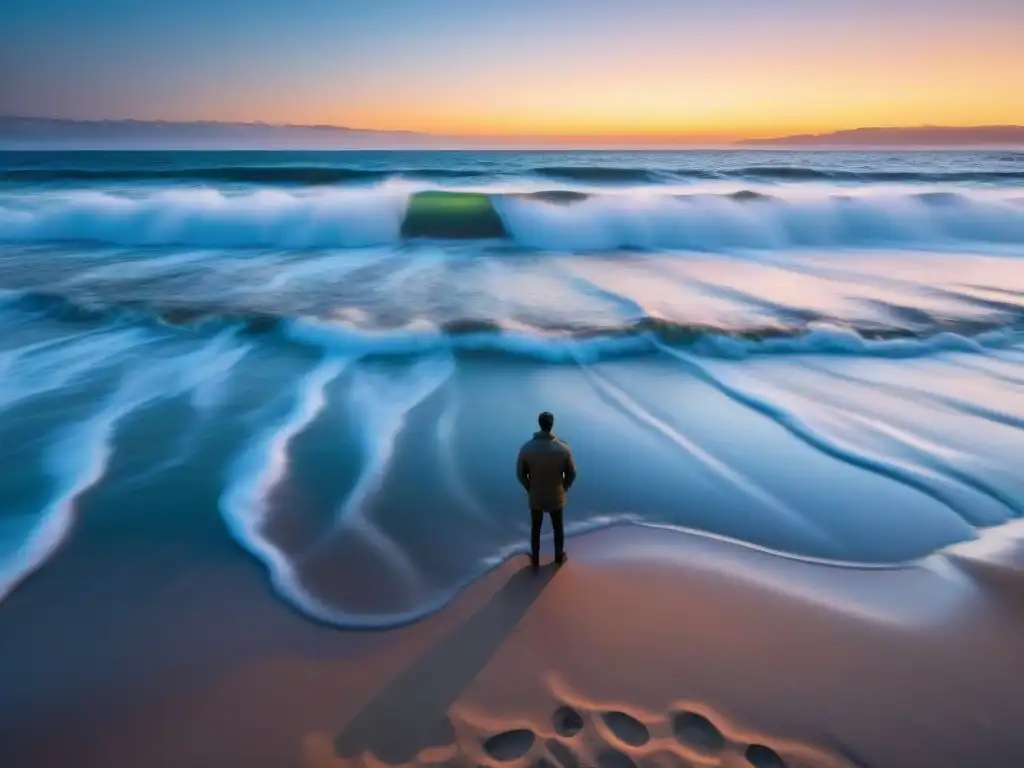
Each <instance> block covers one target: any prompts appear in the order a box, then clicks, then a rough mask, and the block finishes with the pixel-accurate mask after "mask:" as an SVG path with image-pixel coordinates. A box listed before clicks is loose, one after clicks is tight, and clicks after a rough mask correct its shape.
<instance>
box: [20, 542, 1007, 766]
mask: <svg viewBox="0 0 1024 768" xmlns="http://www.w3.org/2000/svg"><path fill="white" fill-rule="evenodd" d="M1004 528H1005V529H1006V530H1005V531H1004V532H1003V533H1004V535H1001V536H1000V537H998V540H996V539H995V538H994V537H991V536H990V537H982V539H979V540H977V541H975V542H968V543H965V544H961V545H954V547H951V548H949V549H950V550H953V551H949V552H946V553H944V554H942V555H936V556H932V557H929V558H925V559H924V560H923V561H920V562H918V563H916V564H913V565H911V566H908V567H905V568H900V569H895V570H893V569H884V570H883V569H867V570H862V569H845V568H828V567H827V566H822V565H820V564H814V563H806V562H800V561H795V560H789V559H785V558H778V557H775V556H773V555H770V554H767V553H764V552H758V551H756V550H752V549H750V548H745V547H737V546H735V545H734V544H732V543H730V542H725V541H718V540H715V539H711V538H708V537H695V536H691V535H687V534H682V533H672V532H669V531H663V530H655V529H649V528H641V527H637V526H628V527H615V528H611V529H604V530H601V531H596V532H592V533H587V534H583V535H581V536H579V537H574V539H573V540H572V546H571V560H570V562H569V564H568V565H567V566H566V567H564V568H562V569H560V570H557V571H556V570H555V569H553V568H550V567H548V568H545V569H543V570H542V574H541V575H540V576H539V577H538V578H529V579H527V578H524V576H523V574H524V573H525V571H524V570H523V568H524V566H525V558H519V557H516V558H512V559H511V560H509V561H507V562H505V563H503V564H502V565H500V566H498V567H497V568H496V569H494V570H493V571H492V572H491V573H489V574H488V575H486V576H485V577H483V578H482V579H479V580H477V581H476V582H474V583H473V584H471V585H470V586H469V587H467V588H466V589H465V590H464V591H463V592H462V593H460V594H459V596H458V597H457V598H456V599H455V600H454V601H453V602H452V603H451V604H450V605H448V606H447V607H446V608H444V609H443V610H441V611H440V612H438V613H436V614H435V615H433V616H431V617H429V618H426V619H424V620H422V621H419V622H416V623H415V624H411V625H407V626H405V627H402V628H396V629H389V630H379V631H365V630H361V631H351V630H340V629H331V628H326V627H323V626H320V625H317V624H314V623H311V622H309V621H307V620H305V619H304V618H301V617H300V616H299V615H298V614H297V613H296V612H295V611H294V610H292V609H291V608H289V607H287V606H284V605H282V604H281V603H280V602H279V600H278V599H277V598H276V597H275V596H274V595H273V594H272V593H271V591H270V589H269V588H268V583H267V581H266V578H265V575H264V574H263V573H262V569H260V568H259V567H258V566H257V565H256V564H255V563H254V562H251V561H250V560H249V558H248V557H247V556H245V555H244V553H240V552H232V553H229V552H227V551H224V548H220V547H218V548H217V549H218V551H215V552H214V553H213V557H212V558H209V559H207V560H205V561H204V560H199V561H197V560H196V558H195V557H194V556H186V555H185V553H184V552H180V551H179V552H172V553H171V556H170V557H166V556H165V557H164V558H163V559H162V560H161V559H160V558H156V557H140V559H139V561H138V562H135V563H133V564H124V563H122V564H108V566H109V567H108V573H107V574H103V573H98V574H96V577H97V578H102V577H103V576H110V577H114V576H116V574H120V575H121V576H124V575H125V570H124V569H125V568H126V567H127V566H128V565H131V566H132V567H134V568H135V569H136V578H135V579H132V580H126V579H124V578H120V579H117V578H115V579H113V580H112V581H109V582H106V583H107V584H108V586H110V585H113V584H114V583H116V585H117V589H116V590H112V589H109V588H108V589H107V590H99V591H97V590H92V591H91V593H90V590H89V589H88V586H89V585H88V584H86V583H82V582H81V581H76V580H74V579H71V580H69V577H70V576H73V574H74V571H75V570H76V568H74V567H73V566H74V563H65V564H64V566H63V567H59V566H60V563H59V560H60V556H58V562H56V563H54V564H52V565H51V568H53V570H54V573H51V574H49V575H48V574H47V569H44V571H43V572H41V573H40V574H37V577H36V578H34V579H33V580H31V581H30V582H27V583H26V584H25V585H23V587H22V588H21V589H19V590H18V591H17V592H16V593H15V594H14V595H12V597H11V599H10V601H9V602H8V603H5V604H2V605H0V622H3V626H4V628H5V632H4V633H3V638H2V639H0V677H3V679H4V680H5V681H8V682H9V683H10V687H8V688H7V696H5V697H4V698H5V699H6V706H5V707H4V711H3V721H4V722H6V723H8V724H10V725H11V726H12V728H11V730H10V733H13V737H11V738H6V737H5V738H4V739H2V740H0V758H2V760H0V762H3V763H4V764H10V765H18V766H25V768H30V767H31V766H34V765H58V764H61V763H72V764H75V765H78V766H83V767H87V766H93V765H96V766H99V765H104V766H118V765H148V766H161V765H167V766H171V765H173V766H178V767H179V768H180V767H181V766H192V765H195V766H199V765H210V764H217V765H222V766H230V765H245V766H264V765H265V766H267V768H272V767H273V768H281V767H282V766H290V765H294V766H297V768H321V766H322V767H323V768H339V767H340V766H349V765H352V766H355V765H382V764H389V765H399V764H409V763H410V760H412V761H413V764H433V765H461V764H466V765H477V764H481V765H497V764H498V763H499V762H500V763H501V764H508V765H514V766H527V765H533V764H534V762H535V761H536V760H539V759H546V760H548V761H549V763H550V762H551V761H552V759H554V761H555V764H559V763H558V760H559V757H558V754H561V757H562V758H565V757H566V755H565V754H564V749H569V750H570V751H572V753H573V754H574V755H576V758H577V759H578V760H580V761H581V763H580V764H582V765H593V764H601V765H604V764H605V763H606V762H607V761H608V760H620V763H618V764H621V765H628V763H624V762H621V758H620V757H615V756H614V755H620V756H627V757H628V758H629V759H630V760H633V761H634V763H635V764H638V765H648V764H650V765H677V764H682V761H684V760H690V761H691V762H692V761H695V760H698V758H699V760H701V761H703V762H698V763H697V764H701V765H742V764H744V763H743V762H742V759H743V752H744V750H745V749H746V748H748V747H749V745H751V744H754V745H761V746H764V747H766V748H768V749H770V750H772V751H774V752H775V753H777V754H778V755H779V756H781V757H782V758H783V759H784V760H785V764H786V765H787V766H797V765H807V766H815V768H818V767H819V766H832V765H835V766H854V765H860V764H862V765H872V766H882V767H883V768H884V766H889V765H892V766H894V768H899V767H900V766H906V765H925V764H926V765H929V766H936V767H938V766H946V765H949V766H951V768H952V766H958V768H959V767H961V766H963V765H966V764H978V765H981V764H984V765H986V766H1003V765H1005V766H1007V768H1011V767H1012V766H1016V765H1019V764H1020V763H1021V761H1022V760H1024V737H1020V736H1014V735H1013V734H1014V733H1018V729H1017V728H1016V726H1015V725H1014V724H1015V723H1019V722H1020V721H1021V718H1022V717H1024V703H1021V702H1020V700H1019V696H1018V695H1017V691H1016V685H1015V684H1014V679H1015V677H1014V672H1013V670H1014V669H1017V670H1019V669H1021V668H1024V649H1021V648H1020V647H1019V643H1018V642H1015V641H1014V637H1017V638H1019V637H1020V636H1021V635H1020V633H1021V632H1022V631H1024V612H1022V611H1021V610H1020V608H1019V605H1020V604H1019V601H1015V600H1014V597H1015V596H1019V594H1020V591H1019V590H1020V588H1021V586H1022V585H1024V576H1022V574H1024V558H1022V557H1021V553H1022V552H1024V546H1022V542H1024V525H1022V524H1020V523H1011V524H1008V525H1007V526H1004ZM161 562H163V565H160V563H161ZM81 565H82V566H83V567H84V565H85V564H84V563H82V564H81ZM115 566H117V567H115ZM92 567H93V569H94V570H95V565H93V566H92ZM57 571H64V573H59V572H57ZM156 571H162V572H164V574H165V575H171V574H173V579H172V580H171V582H170V584H169V585H164V586H162V587H160V588H159V589H157V590H155V591H152V590H149V589H147V588H146V586H145V584H146V582H147V580H148V581H150V582H154V579H155V573H156ZM156 581H158V580H156ZM1007 586H1009V587H1010V588H1011V590H1010V591H1009V592H1007V591H1006V590H1005V587H1007ZM115 640H116V642H115ZM112 645H113V646H114V647H111V646H112ZM566 706H568V707H572V708H573V709H574V710H575V711H576V712H577V714H578V715H579V716H580V718H581V720H583V721H584V722H585V727H584V728H583V730H582V731H581V733H580V734H579V735H577V736H572V737H565V736H562V735H560V734H558V733H556V732H555V731H553V730H552V728H553V726H552V720H551V718H552V714H553V713H554V712H556V711H558V710H560V708H561V707H566ZM609 711H612V712H622V713H624V714H626V715H628V716H629V718H632V719H633V720H635V721H637V722H639V723H640V724H641V725H642V726H643V727H644V728H646V729H647V732H648V737H647V740H646V741H645V742H644V743H643V744H641V745H631V744H629V743H628V742H627V741H623V738H632V739H634V740H636V739H639V736H637V732H636V731H635V730H633V731H631V730H630V729H631V728H633V727H634V724H633V723H632V721H631V720H630V719H628V718H619V719H616V717H617V716H615V717H612V718H611V719H610V720H609V718H608V717H606V716H605V715H606V714H607V712H609ZM681 711H685V712H689V713H691V714H696V715H700V716H701V717H704V718H706V719H707V720H708V721H709V722H711V723H713V724H714V726H715V728H716V729H717V730H718V731H719V733H720V734H721V736H722V745H721V748H720V749H719V750H718V751H717V752H715V753H714V754H711V753H708V754H704V753H703V752H701V751H700V750H699V749H698V750H697V751H696V752H695V751H694V750H695V749H696V748H695V747H694V746H693V743H687V742H685V741H680V740H679V739H678V738H677V737H676V734H675V731H674V730H673V728H674V724H675V723H676V719H677V718H678V717H679V713H680V712H681ZM602 713H605V714H602ZM403 717H404V718H405V720H404V721H403V720H402V718H403ZM951 718H952V719H951ZM942 722H946V723H947V725H946V726H944V727H937V724H938V723H942ZM445 723H447V725H445ZM609 723H611V725H609ZM436 727H442V730H443V731H444V734H442V735H443V736H445V738H440V739H439V738H437V737H436V736H437V734H436V733H435V732H434V731H432V730H431V729H434V728H436ZM444 729H448V730H444ZM508 731H517V732H518V731H525V732H528V733H532V734H533V737H532V739H530V746H529V747H528V748H527V749H526V751H525V752H524V753H523V755H522V756H521V757H519V758H517V759H514V760H511V761H504V762H503V761H501V760H499V759H498V758H496V757H494V755H493V754H490V753H488V752H487V750H485V749H484V746H483V745H484V744H489V743H490V742H488V741H487V739H489V738H492V737H495V736H498V735H500V734H502V733H505V732H508ZM631 733H632V734H633V735H632V736H630V734H631ZM617 734H618V735H617ZM55 736H56V737H55ZM691 736H692V734H691ZM448 737H450V738H451V739H453V740H454V744H455V746H452V744H451V743H448V742H447V741H446V738H448ZM516 739H518V741H516ZM526 740H528V736H527V735H524V734H519V735H518V736H515V737H510V738H508V739H506V741H507V742H508V744H505V742H502V741H501V740H500V739H499V742H498V746H497V747H495V746H494V745H493V744H492V745H491V748H492V750H493V749H498V750H499V751H500V750H501V749H505V750H508V749H512V750H513V751H515V750H517V749H520V748H522V745H523V744H524V743H526ZM431 741H441V742H446V743H442V744H430V743H429V742H431ZM336 742H344V743H342V744H341V747H343V748H344V749H347V750H349V751H352V750H355V751H356V752H357V753H358V752H359V751H361V750H362V749H364V748H367V747H370V748H373V747H374V746H375V745H376V749H377V750H378V751H381V750H383V751H384V752H385V753H386V754H387V755H388V756H389V757H391V758H392V759H391V761H388V762H387V763H381V762H379V761H376V762H375V761H374V760H373V759H368V760H364V759H360V758H358V757H355V756H349V757H340V756H338V754H337V752H338V745H337V744H336ZM502 744H505V746H502ZM556 744H561V747H558V746H555V745H556ZM381 745H383V746H381ZM509 745H511V746H509ZM744 745H746V746H744ZM563 748H564V749H563ZM560 750H561V751H560ZM5 753H7V755H6V756H5ZM698 753H699V754H698ZM502 754H508V753H507V751H506V752H504V753H502ZM417 755H418V757H417ZM602 755H604V757H602ZM609 755H612V756H611V757H609ZM602 760H604V761H605V763H602V762H601V761H602ZM588 761H594V762H588ZM965 761H966V762H965ZM608 764H609V765H611V764H612V763H608Z"/></svg>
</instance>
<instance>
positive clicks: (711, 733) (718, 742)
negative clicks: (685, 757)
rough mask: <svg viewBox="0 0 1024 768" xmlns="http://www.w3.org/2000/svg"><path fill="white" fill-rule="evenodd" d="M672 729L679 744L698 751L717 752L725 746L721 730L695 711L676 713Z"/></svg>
mask: <svg viewBox="0 0 1024 768" xmlns="http://www.w3.org/2000/svg"><path fill="white" fill-rule="evenodd" d="M672 731H673V733H675V736H676V740H677V741H678V742H679V743H680V744H684V745H686V746H688V747H690V748H691V749H695V750H697V751H698V752H703V753H705V754H717V753H719V752H721V751H722V749H724V748H725V737H724V736H723V735H722V732H721V731H720V730H718V728H717V726H715V724H714V723H712V722H711V721H710V720H708V719H707V718H706V717H704V715H698V714H697V713H696V712H680V713H679V714H677V715H676V716H675V717H674V718H673V719H672ZM748 759H749V755H748ZM754 765H758V764H757V763H754ZM759 768H760V766H759Z"/></svg>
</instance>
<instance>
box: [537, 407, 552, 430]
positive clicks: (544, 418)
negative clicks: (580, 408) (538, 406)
mask: <svg viewBox="0 0 1024 768" xmlns="http://www.w3.org/2000/svg"><path fill="white" fill-rule="evenodd" d="M537 423H538V424H539V425H540V431H541V432H550V431H551V430H552V428H554V426H555V417H554V416H552V415H551V414H550V413H548V412H547V411H544V413H542V414H541V415H540V416H538V417H537Z"/></svg>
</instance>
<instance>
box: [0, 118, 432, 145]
mask: <svg viewBox="0 0 1024 768" xmlns="http://www.w3.org/2000/svg"><path fill="white" fill-rule="evenodd" d="M442 139H443V137H437V136H431V135H429V134H423V133H415V132H413V131H375V130H366V129H361V128H348V127H346V126H339V125H287V124H285V125H275V124H271V123H261V122H254V123H228V122H218V121H213V120H198V121H182V122H174V121H164V120H131V119H125V120H66V119H62V118H54V117H16V116H4V115H0V147H6V148H9V149H10V148H15V149H27V148H43V149H61V148H69V149H70V148H74V149H104V148H117V149H126V148H127V149H147V148H153V149H175V148H182V149H193V148H194V149H198V148H209V149H228V148H232V149H236V148H237V149H262V148H267V149H347V148H354V149H362V148H365V149H375V148H380V149H385V148H390V147H394V148H403V147H409V146H424V145H426V144H431V143H434V142H438V141H441V140H442Z"/></svg>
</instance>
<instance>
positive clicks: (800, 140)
mask: <svg viewBox="0 0 1024 768" xmlns="http://www.w3.org/2000/svg"><path fill="white" fill-rule="evenodd" d="M735 146H737V147H742V148H747V149H756V148H759V147H775V148H780V149H782V148H795V149H808V148H817V147H820V148H828V149H843V148H854V149H865V148H877V149H887V148H904V149H906V148H911V147H930V148H936V149H954V148H961V149H963V148H969V147H1015V146H1016V147H1024V126H1021V125H979V126H967V127H949V126H922V127H919V128H853V129H850V130H845V131H834V132H832V133H820V134H806V133H805V134H797V135H793V136H781V137H778V138H771V139H744V140H742V141H738V142H736V144H735Z"/></svg>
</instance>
